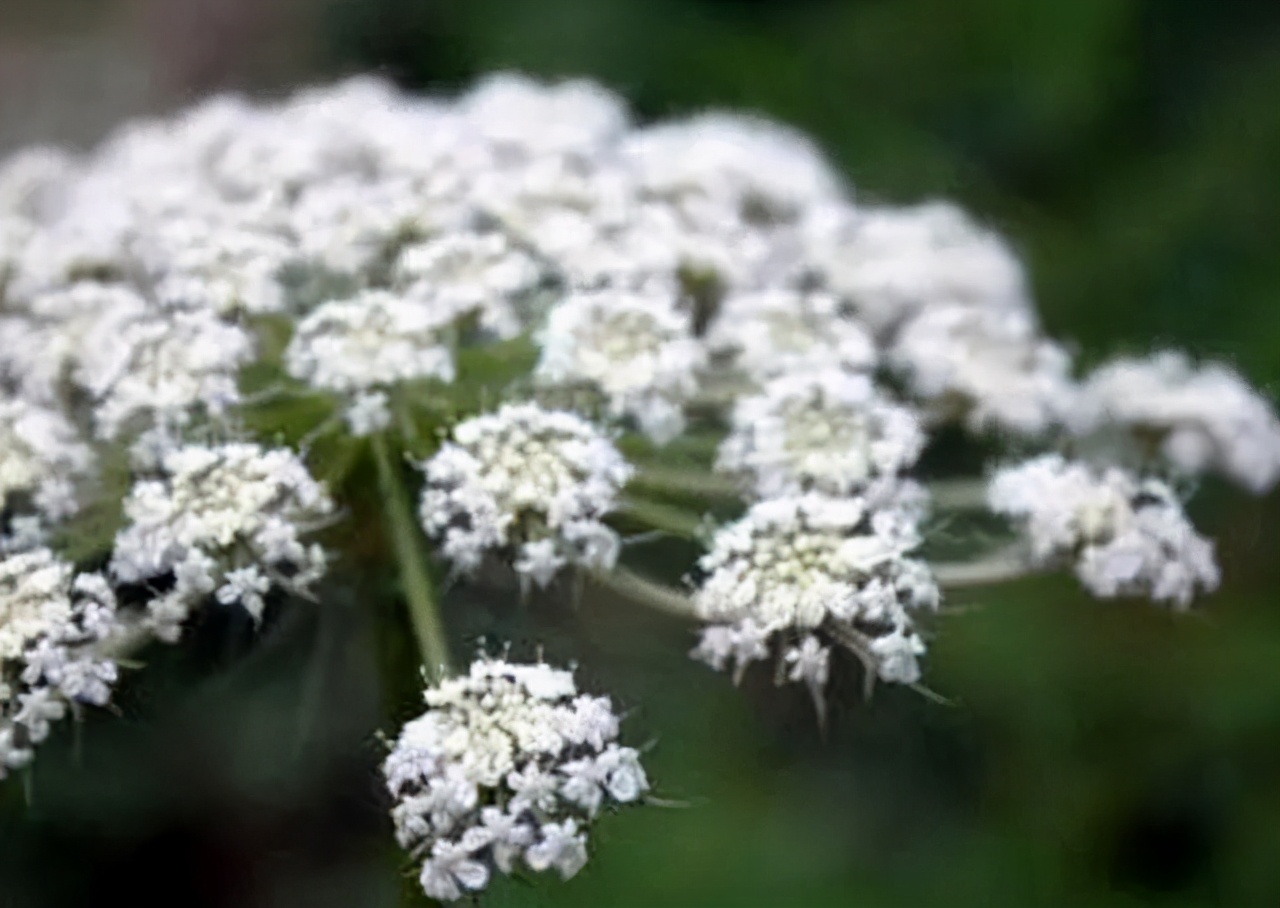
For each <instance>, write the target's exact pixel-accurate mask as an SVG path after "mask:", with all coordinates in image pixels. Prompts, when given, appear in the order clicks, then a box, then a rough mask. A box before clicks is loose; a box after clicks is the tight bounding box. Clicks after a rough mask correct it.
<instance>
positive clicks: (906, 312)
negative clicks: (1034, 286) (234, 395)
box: [803, 202, 1029, 335]
mask: <svg viewBox="0 0 1280 908" xmlns="http://www.w3.org/2000/svg"><path fill="white" fill-rule="evenodd" d="M825 214H826V211H825V210H824V211H820V212H819V215H825ZM803 258H804V259H805V260H806V261H807V262H808V265H809V267H810V268H811V269H813V270H815V271H816V272H817V274H818V275H819V276H820V278H821V279H822V281H823V283H824V284H825V285H826V286H827V287H828V288H829V289H830V290H831V291H832V292H834V293H836V294H838V295H840V296H841V297H843V298H845V299H847V300H849V301H850V302H851V303H852V304H853V305H854V307H855V309H856V311H857V313H858V315H859V317H861V318H862V319H863V320H865V322H866V323H867V324H868V325H870V326H871V327H872V328H873V329H874V330H875V331H876V332H877V333H879V334H882V335H884V334H886V333H888V332H891V331H892V329H894V328H895V327H896V326H898V325H900V324H901V323H903V322H904V321H906V320H907V319H910V318H913V317H915V316H916V315H919V314H921V313H926V312H928V311H929V310H931V309H934V308H936V307H938V306H945V305H959V306H965V307H971V308H975V309H979V310H983V311H987V312H1023V311H1026V310H1028V309H1029V303H1028V301H1027V294H1026V287H1025V280H1024V278H1023V274H1022V266H1021V264H1020V263H1019V262H1018V260H1017V258H1016V257H1015V256H1014V255H1013V253H1012V252H1011V251H1010V250H1009V248H1008V247H1007V246H1006V245H1005V244H1004V242H1003V241H1002V240H1001V239H1000V238H999V237H998V236H996V235H995V234H994V233H991V232H989V231H986V230H984V229H982V228H981V227H979V226H978V225H976V224H974V223H973V221H971V220H970V219H969V218H968V216H966V215H965V214H964V213H963V212H962V211H961V210H960V209H958V208H956V207H955V206H954V205H951V204H949V203H946V202H929V203H926V204H923V205H916V206H912V207H907V208H860V209H858V210H857V211H856V212H854V213H853V216H851V217H841V218H824V219H823V220H822V221H821V222H820V223H818V224H815V225H811V226H810V227H809V229H808V231H807V234H806V243H805V248H804V253H803Z"/></svg>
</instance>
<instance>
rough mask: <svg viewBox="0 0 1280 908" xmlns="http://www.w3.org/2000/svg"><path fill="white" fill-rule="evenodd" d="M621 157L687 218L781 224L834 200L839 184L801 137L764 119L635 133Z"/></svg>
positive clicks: (719, 118)
mask: <svg viewBox="0 0 1280 908" xmlns="http://www.w3.org/2000/svg"><path fill="white" fill-rule="evenodd" d="M622 154H623V156H624V159H625V160H626V161H627V163H628V164H629V165H630V166H631V167H633V168H634V169H635V172H636V173H637V174H638V176H639V180H640V183H641V185H642V186H643V187H644V189H645V190H646V191H647V192H649V193H652V194H653V195H655V196H658V197H660V198H666V199H671V200H673V201H674V202H675V203H676V204H677V205H679V206H680V207H681V208H682V209H683V210H685V211H686V212H689V213H696V214H702V215H703V216H706V212H707V209H708V208H710V210H711V211H712V212H715V211H717V209H723V210H724V211H725V212H726V213H728V214H731V215H732V216H734V217H736V218H739V219H742V220H747V221H750V220H759V219H765V220H787V219H792V218H795V217H796V216H798V214H799V213H800V212H802V211H803V210H804V209H805V208H806V207H807V206H809V205H812V204H814V203H816V202H818V201H821V200H824V199H828V198H832V197H836V196H838V195H839V194H840V181H839V178H838V177H837V176H836V175H835V172H834V171H833V170H832V169H831V166H830V165H829V164H828V163H827V161H826V160H825V159H824V158H823V156H822V153H821V152H820V151H818V149H817V147H816V146H815V145H814V144H813V143H812V142H811V141H810V140H809V139H808V138H807V137H805V136H804V135H802V134H800V133H799V132H796V131H795V130H793V129H790V128H788V127H786V126H782V125H781V124H778V123H772V122H769V121H768V120H764V119H760V118H756V117H749V116H735V115H732V114H721V113H711V114H702V115H700V116H696V117H692V118H690V119H688V120H685V121H681V122H674V123H664V124H659V125H656V126H651V127H648V128H646V129H641V130H637V131H636V132H634V133H632V134H631V135H630V136H628V137H627V139H626V140H625V141H624V142H623V144H622Z"/></svg>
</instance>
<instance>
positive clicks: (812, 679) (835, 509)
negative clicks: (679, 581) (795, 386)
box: [693, 494, 939, 697]
mask: <svg viewBox="0 0 1280 908" xmlns="http://www.w3.org/2000/svg"><path fill="white" fill-rule="evenodd" d="M919 541H920V540H919V536H918V533H917V531H916V529H915V515H913V514H910V513H904V512H903V511H901V510H898V509H895V508H894V507H892V506H889V507H886V508H885V509H882V510H875V509H872V508H870V507H869V506H868V503H867V501H865V500H864V499H861V498H856V497H851V498H830V497H826V496H822V495H817V494H807V495H802V496H793V497H784V498H773V499H769V500H766V501H762V502H760V503H758V504H756V505H753V506H752V507H751V509H750V510H748V511H747V514H746V516H745V517H743V518H742V519H741V520H739V521H738V522H737V523H733V524H730V525H729V526H727V527H725V528H723V529H722V530H720V532H719V533H717V534H716V536H715V538H714V540H713V541H712V545H711V550H710V551H709V552H708V553H707V554H706V555H705V556H703V558H702V560H701V562H700V563H699V568H700V571H701V573H702V575H703V578H704V579H703V581H702V583H701V585H700V586H699V587H698V589H697V590H696V592H695V593H694V598H693V601H694V608H695V610H696V611H697V613H698V615H699V617H701V618H702V619H703V620H705V621H708V622H710V623H711V627H709V628H707V630H706V631H704V634H703V638H702V642H701V643H700V645H699V646H698V647H697V648H696V649H695V650H694V653H693V655H694V656H695V657H697V658H700V659H703V660H704V661H706V662H708V663H709V664H711V665H712V667H714V668H717V669H721V668H724V667H727V666H728V665H729V664H730V663H733V664H734V665H735V671H736V673H737V675H738V676H739V677H740V676H741V673H742V670H743V669H744V668H745V666H746V664H747V663H749V662H751V661H756V660H762V659H764V658H766V657H767V656H768V654H769V653H770V652H771V651H773V652H775V653H776V655H777V657H778V658H781V659H783V661H784V664H789V665H790V674H791V677H792V680H797V681H803V682H805V683H806V684H808V685H809V686H810V688H811V689H812V690H814V691H815V697H816V696H817V692H818V689H820V687H821V683H822V682H824V681H825V677H826V671H827V670H826V668H825V666H826V661H825V660H826V656H824V655H823V651H822V649H821V647H822V645H823V641H830V642H836V643H839V644H841V645H843V646H846V647H848V648H851V649H853V650H854V651H855V653H857V654H858V655H859V656H860V657H861V658H863V659H866V660H868V661H871V662H873V663H876V664H875V668H876V670H877V671H878V673H879V674H880V676H881V677H882V678H884V679H885V680H902V678H901V677H899V676H900V675H902V674H903V673H902V672H901V671H897V670H895V669H894V668H893V667H891V666H888V665H887V664H886V663H884V662H883V661H880V659H879V657H880V656H882V655H884V653H883V652H882V651H883V648H884V645H883V644H882V645H881V649H880V650H877V649H876V647H875V643H876V641H877V640H879V639H881V638H883V637H884V636H885V635H886V634H889V633H894V632H900V633H901V634H903V635H906V636H910V637H911V638H912V639H914V640H918V637H917V636H916V635H915V631H914V630H913V623H912V618H911V614H910V613H911V612H912V611H914V610H917V609H920V608H934V607H936V606H937V603H938V599H939V594H938V588H937V585H936V584H935V583H934V581H933V579H932V577H931V576H930V574H929V572H928V570H927V569H926V568H925V567H924V565H923V564H922V563H921V562H919V561H917V560H915V559H913V558H910V557H908V553H909V552H910V551H911V550H912V549H914V548H915V547H916V546H917V545H918V544H919ZM810 639H812V640H813V641H814V642H813V643H807V642H805V641H806V640H810ZM775 642H776V649H775V646H771V644H775ZM921 645H922V644H921ZM911 680H914V678H913V679H911Z"/></svg>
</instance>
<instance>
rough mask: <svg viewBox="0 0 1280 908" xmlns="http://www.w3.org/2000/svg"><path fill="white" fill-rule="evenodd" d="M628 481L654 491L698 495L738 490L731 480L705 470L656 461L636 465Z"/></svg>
mask: <svg viewBox="0 0 1280 908" xmlns="http://www.w3.org/2000/svg"><path fill="white" fill-rule="evenodd" d="M631 485H633V486H636V487H638V488H642V489H649V490H652V491H654V492H662V493H666V494H673V495H693V496H696V497H698V498H728V499H737V498H739V497H740V494H741V493H740V491H739V489H738V487H737V486H736V485H735V484H734V482H733V481H732V480H730V479H728V478H726V477H724V476H720V475H718V474H716V473H710V472H707V471H706V470H697V469H682V468H680V467H664V466H659V465H657V464H642V465H637V467H636V472H635V475H634V476H632V477H631Z"/></svg>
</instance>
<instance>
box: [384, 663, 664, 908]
mask: <svg viewBox="0 0 1280 908" xmlns="http://www.w3.org/2000/svg"><path fill="white" fill-rule="evenodd" d="M425 699H426V702H427V711H426V712H425V713H423V714H422V715H421V716H420V717H418V718H417V719H414V720H413V721H411V722H409V723H408V724H406V725H405V727H404V729H403V730H402V732H401V733H400V737H399V740H398V741H397V742H396V744H395V747H394V748H393V749H392V751H391V754H390V755H389V756H388V757H387V760H386V763H385V765H384V767H383V772H384V774H385V776H386V782H387V788H388V790H389V791H390V793H391V796H392V797H393V798H394V799H395V802H396V804H395V808H394V810H393V812H392V816H393V818H394V820H395V826H396V837H397V839H398V840H399V842H400V845H401V846H402V847H403V848H404V849H405V850H406V851H408V852H409V854H410V855H411V856H412V857H413V858H414V860H415V861H421V864H422V868H421V871H420V873H419V879H420V881H421V883H422V888H423V891H424V892H425V893H426V894H427V895H428V896H429V897H431V898H435V899H442V900H454V899H458V898H461V897H462V896H463V895H464V894H465V893H468V892H472V893H474V892H478V891H480V890H482V889H484V888H485V887H486V886H487V885H488V883H489V879H490V877H491V876H492V875H493V873H494V872H495V871H497V872H500V873H505V874H510V873H512V872H513V871H514V870H516V869H517V868H518V867H524V868H527V869H528V870H531V871H534V872H538V873H540V872H543V871H547V870H554V871H556V872H557V873H558V874H559V875H560V876H561V877H562V878H563V879H568V878H569V877H572V876H573V875H574V874H576V873H577V872H578V871H579V870H581V869H582V868H583V866H584V865H585V864H586V862H587V832H588V830H589V828H590V826H591V824H592V822H593V821H594V820H595V819H596V817H597V816H598V815H599V813H600V810H601V808H603V807H605V806H607V805H610V804H627V803H631V802H635V801H637V800H639V799H640V798H641V797H642V796H643V795H644V793H645V792H646V791H647V790H648V788H649V783H648V780H647V779H646V777H645V773H644V769H643V768H642V767H641V765H640V759H639V754H638V753H637V751H635V750H634V749H633V748H630V747H623V746H620V745H619V744H618V743H617V739H618V726H619V720H618V716H617V714H616V713H615V712H614V710H613V706H612V704H611V703H610V701H609V699H608V698H607V697H593V696H590V695H588V694H580V693H579V692H578V689H577V686H576V684H575V683H574V679H573V674H572V673H571V672H568V671H562V670H558V669H554V668H551V667H549V666H547V665H542V664H535V665H521V664H513V663H510V662H505V661H502V660H498V659H488V658H480V659H477V660H476V661H475V662H473V663H472V665H471V669H470V672H469V673H468V674H467V675H465V676H462V677H457V678H451V679H448V680H446V681H442V682H441V683H440V684H439V685H437V686H435V687H432V688H429V689H428V690H427V691H426V695H425Z"/></svg>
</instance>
